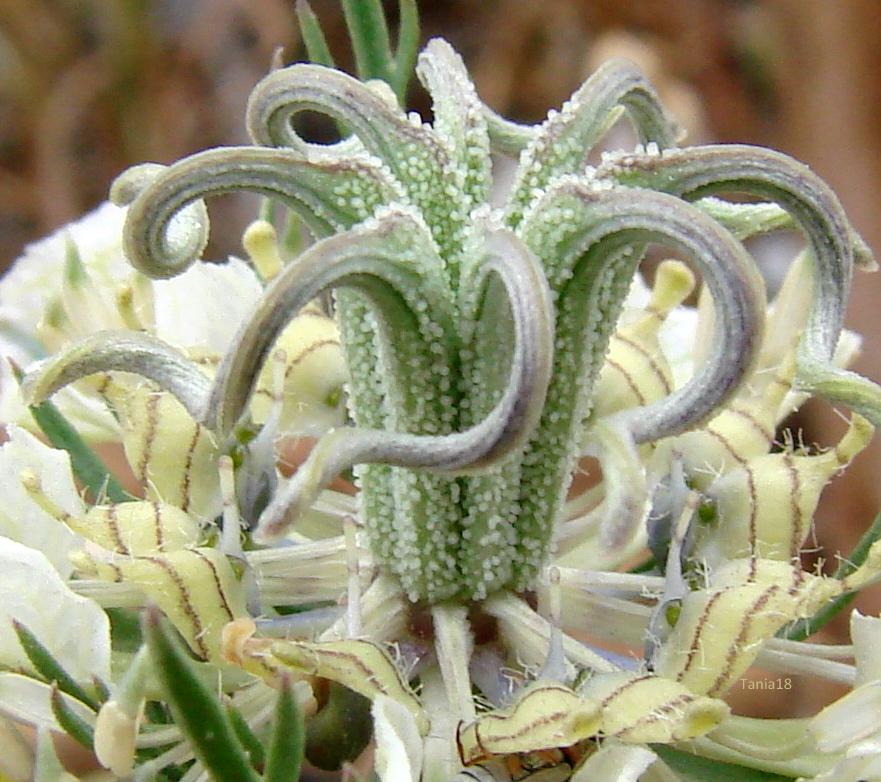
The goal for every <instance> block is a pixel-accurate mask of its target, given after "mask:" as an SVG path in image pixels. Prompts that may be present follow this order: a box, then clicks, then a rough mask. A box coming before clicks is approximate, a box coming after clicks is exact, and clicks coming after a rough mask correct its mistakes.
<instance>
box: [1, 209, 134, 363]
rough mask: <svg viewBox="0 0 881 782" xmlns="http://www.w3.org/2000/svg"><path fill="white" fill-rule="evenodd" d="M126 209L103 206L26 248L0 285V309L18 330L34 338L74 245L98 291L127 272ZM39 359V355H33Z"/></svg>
mask: <svg viewBox="0 0 881 782" xmlns="http://www.w3.org/2000/svg"><path fill="white" fill-rule="evenodd" d="M125 213H126V210H125V209H121V208H120V207H118V206H114V205H113V204H110V203H106V202H105V203H103V204H101V206H99V207H98V208H97V209H95V210H94V211H93V212H90V213H89V214H87V215H86V216H85V217H83V218H81V219H80V220H77V221H76V222H73V223H70V224H69V225H66V226H64V227H63V228H61V229H59V230H58V231H56V232H55V233H54V234H52V235H51V236H47V237H46V238H44V239H41V240H39V241H38V242H34V243H33V244H29V245H28V246H27V247H25V250H24V254H23V255H22V256H21V257H20V258H18V260H16V261H15V263H14V264H13V265H12V267H11V268H10V269H9V271H8V272H7V273H6V274H5V275H4V276H3V279H2V282H0V310H2V311H3V315H4V318H5V319H8V322H11V323H12V324H14V325H15V326H16V327H17V328H18V329H19V330H21V331H23V332H27V333H29V334H34V333H35V330H36V327H37V323H38V322H39V320H40V318H42V317H43V310H44V308H45V306H46V304H47V303H48V302H49V301H50V300H51V299H52V298H54V297H55V296H56V295H58V294H59V293H60V291H61V287H62V282H63V279H64V278H63V275H62V269H63V268H64V263H65V258H66V256H67V246H68V242H69V241H72V242H73V243H74V244H75V245H76V248H77V250H78V251H79V255H80V257H81V259H82V261H83V264H84V265H85V266H86V268H87V269H88V272H89V275H90V276H92V277H93V278H94V280H95V283H96V285H97V286H98V287H99V288H102V287H104V285H105V284H109V285H112V284H113V283H118V282H119V281H121V280H123V279H125V278H126V277H127V276H129V275H130V274H131V267H130V266H129V265H128V263H127V262H126V260H125V255H124V253H123V250H122V225H123V222H124V220H125ZM33 358H38V356H33Z"/></svg>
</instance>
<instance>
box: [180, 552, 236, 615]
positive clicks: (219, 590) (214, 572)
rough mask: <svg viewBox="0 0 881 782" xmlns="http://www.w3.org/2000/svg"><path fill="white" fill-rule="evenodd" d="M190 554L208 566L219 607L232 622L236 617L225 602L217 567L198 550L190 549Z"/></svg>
mask: <svg viewBox="0 0 881 782" xmlns="http://www.w3.org/2000/svg"><path fill="white" fill-rule="evenodd" d="M190 553H191V554H195V555H196V556H197V557H199V559H201V560H202V561H203V562H204V563H205V564H206V565H207V566H208V569H209V570H210V571H211V576H212V578H213V579H214V585H215V586H216V587H217V594H218V596H219V597H220V605H221V607H222V608H223V610H224V611H226V615H227V616H228V617H229V621H230V622H232V621H233V620H234V619H235V618H236V617H235V614H234V613H233V610H232V608H230V605H229V603H228V602H227V600H226V593H225V592H224V591H223V581H222V580H221V578H220V573H218V572H217V565H216V564H215V563H214V562H212V561H211V560H210V559H209V558H208V557H206V556H205V555H204V554H203V553H202V552H201V551H199V550H198V549H190Z"/></svg>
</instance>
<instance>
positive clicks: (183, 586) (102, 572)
mask: <svg viewBox="0 0 881 782" xmlns="http://www.w3.org/2000/svg"><path fill="white" fill-rule="evenodd" d="M77 565H78V567H80V569H82V570H84V571H85V573H86V575H89V576H92V577H95V578H99V579H102V580H105V581H116V582H125V583H127V584H132V585H134V586H137V587H138V588H140V589H141V591H143V592H144V594H145V595H146V596H147V597H148V598H149V599H150V600H152V601H153V602H154V603H156V605H158V606H159V608H160V609H161V610H162V612H163V613H164V614H165V615H166V616H167V617H168V619H169V620H170V621H171V623H172V624H173V625H174V626H175V628H176V629H177V630H178V632H179V633H180V634H181V635H182V636H183V637H184V639H185V640H186V642H187V643H188V644H189V646H190V648H191V649H192V650H193V652H195V653H196V654H197V655H199V657H202V658H204V659H206V660H210V661H211V662H221V661H222V660H223V657H222V655H221V633H222V631H223V628H224V626H225V625H226V624H227V623H229V622H231V621H233V620H234V619H237V618H239V617H242V616H245V615H246V611H245V600H244V589H243V587H242V584H241V582H240V579H239V578H238V576H237V575H236V572H235V570H234V569H233V566H232V564H231V562H230V560H229V558H228V557H226V556H225V555H224V554H222V553H221V552H220V551H218V550H217V549H213V548H192V549H181V550H179V551H173V552H171V553H168V554H156V555H153V556H143V557H117V556H110V557H107V558H100V559H99V558H98V557H97V556H95V555H89V554H85V555H81V556H79V557H78V558H77Z"/></svg>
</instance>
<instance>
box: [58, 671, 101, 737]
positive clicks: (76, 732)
mask: <svg viewBox="0 0 881 782" xmlns="http://www.w3.org/2000/svg"><path fill="white" fill-rule="evenodd" d="M50 704H51V706H52V714H53V715H54V716H55V719H56V720H57V721H58V724H59V725H60V726H61V727H62V728H63V729H64V732H65V733H67V735H68V736H70V737H71V738H72V739H74V741H76V742H77V743H79V744H82V746H84V747H85V748H86V749H89V750H91V749H92V747H93V745H94V739H95V731H94V729H93V728H92V726H91V725H89V723H88V722H86V721H85V720H84V719H83V718H82V717H80V716H79V714H77V713H76V712H75V711H74V710H73V709H71V708H70V706H69V705H68V703H67V701H65V700H64V696H63V695H62V694H61V689H60V688H59V687H58V685H57V684H56V683H53V684H52V695H51V696H50Z"/></svg>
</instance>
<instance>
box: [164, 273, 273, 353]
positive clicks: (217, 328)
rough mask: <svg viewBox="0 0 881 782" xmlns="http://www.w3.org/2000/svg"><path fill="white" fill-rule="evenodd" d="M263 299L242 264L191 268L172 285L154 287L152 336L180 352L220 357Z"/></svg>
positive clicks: (171, 283)
mask: <svg viewBox="0 0 881 782" xmlns="http://www.w3.org/2000/svg"><path fill="white" fill-rule="evenodd" d="M261 293H262V286H261V285H260V282H259V280H258V279H257V275H256V274H255V273H254V271H253V270H252V269H251V267H250V266H249V265H248V264H247V263H246V262H245V261H242V260H240V259H238V258H230V259H229V261H227V262H226V263H222V264H221V263H201V262H197V263H194V264H193V265H192V266H191V267H190V268H189V269H187V271H185V272H184V273H183V274H181V275H179V276H178V277H175V278H174V279H171V280H156V281H154V283H153V297H154V298H153V307H154V313H155V327H156V336H157V337H159V338H160V339H163V340H165V341H166V342H168V343H170V344H172V345H176V346H177V347H180V348H192V347H198V348H200V349H201V350H203V351H204V350H205V349H208V350H210V351H213V352H215V353H217V354H218V355H222V354H223V353H225V352H226V349H227V347H229V345H230V343H231V342H232V340H233V337H234V336H235V334H236V331H237V330H238V327H239V325H240V324H241V323H242V322H243V321H244V320H245V317H246V316H247V315H248V314H249V313H250V312H251V308H252V307H253V305H254V304H255V303H256V301H257V299H258V298H260V294H261Z"/></svg>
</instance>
